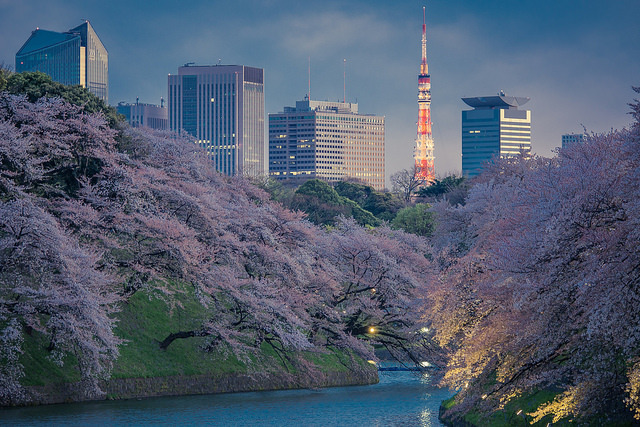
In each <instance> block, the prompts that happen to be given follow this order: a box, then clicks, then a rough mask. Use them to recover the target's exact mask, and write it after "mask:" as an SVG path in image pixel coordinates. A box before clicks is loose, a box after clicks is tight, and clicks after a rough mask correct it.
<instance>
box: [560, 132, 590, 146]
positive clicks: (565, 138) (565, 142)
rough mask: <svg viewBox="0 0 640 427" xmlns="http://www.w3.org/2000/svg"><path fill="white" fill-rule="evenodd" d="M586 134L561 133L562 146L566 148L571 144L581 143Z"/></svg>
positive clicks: (584, 139)
mask: <svg viewBox="0 0 640 427" xmlns="http://www.w3.org/2000/svg"><path fill="white" fill-rule="evenodd" d="M586 139H587V135H586V134H584V133H566V134H564V135H562V148H567V147H568V146H569V145H571V144H575V143H579V144H582V143H583V142H584V141H586Z"/></svg>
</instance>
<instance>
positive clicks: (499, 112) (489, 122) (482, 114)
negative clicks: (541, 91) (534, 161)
mask: <svg viewBox="0 0 640 427" xmlns="http://www.w3.org/2000/svg"><path fill="white" fill-rule="evenodd" d="M462 100H463V101H464V102H465V103H466V104H467V105H469V106H470V107H473V110H463V111H462V174H463V175H465V176H467V177H474V176H476V175H478V174H479V173H480V172H481V170H482V168H483V166H484V164H485V163H487V162H490V161H492V160H493V159H495V158H499V157H509V156H515V155H517V154H519V153H521V152H523V151H524V152H530V151H531V111H530V110H520V109H518V107H519V106H521V105H523V104H525V103H527V102H528V101H529V98H526V97H515V96H506V95H504V93H501V94H499V95H497V96H486V97H476V98H462Z"/></svg>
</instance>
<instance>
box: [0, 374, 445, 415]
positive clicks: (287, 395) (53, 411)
mask: <svg viewBox="0 0 640 427" xmlns="http://www.w3.org/2000/svg"><path fill="white" fill-rule="evenodd" d="M451 395H452V393H451V392H450V391H448V390H446V389H439V388H436V387H433V386H431V385H430V379H429V377H428V375H421V374H415V373H410V372H380V383H379V384H375V385H371V386H354V387H335V388H327V389H319V390H283V391H265V392H255V393H232V394H213V395H205V396H181V397H161V398H152V399H142V400H123V401H103V402H91V403H75V404H65V405H49V406H40V407H31V408H9V409H3V410H0V425H15V426H26V425H36V424H37V425H56V426H63V425H64V426H96V427H97V426H125V425H126V426H129V425H140V424H146V425H158V426H162V425H166V426H176V425H185V426H186V425H189V426H191V425H222V426H265V425H267V426H296V427H303V426H354V427H355V426H439V425H441V424H440V422H439V421H438V408H439V406H440V402H442V401H443V400H444V399H447V398H449V397H450V396H451Z"/></svg>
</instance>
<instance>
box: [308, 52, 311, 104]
mask: <svg viewBox="0 0 640 427" xmlns="http://www.w3.org/2000/svg"><path fill="white" fill-rule="evenodd" d="M307 96H308V97H309V101H311V56H309V92H307Z"/></svg>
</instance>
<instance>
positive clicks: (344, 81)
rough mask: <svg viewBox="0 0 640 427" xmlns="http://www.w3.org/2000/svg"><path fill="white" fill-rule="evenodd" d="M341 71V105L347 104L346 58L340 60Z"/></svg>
mask: <svg viewBox="0 0 640 427" xmlns="http://www.w3.org/2000/svg"><path fill="white" fill-rule="evenodd" d="M342 64H343V70H342V79H343V83H342V103H343V104H344V103H346V102H347V58H344V59H343V60H342Z"/></svg>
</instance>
